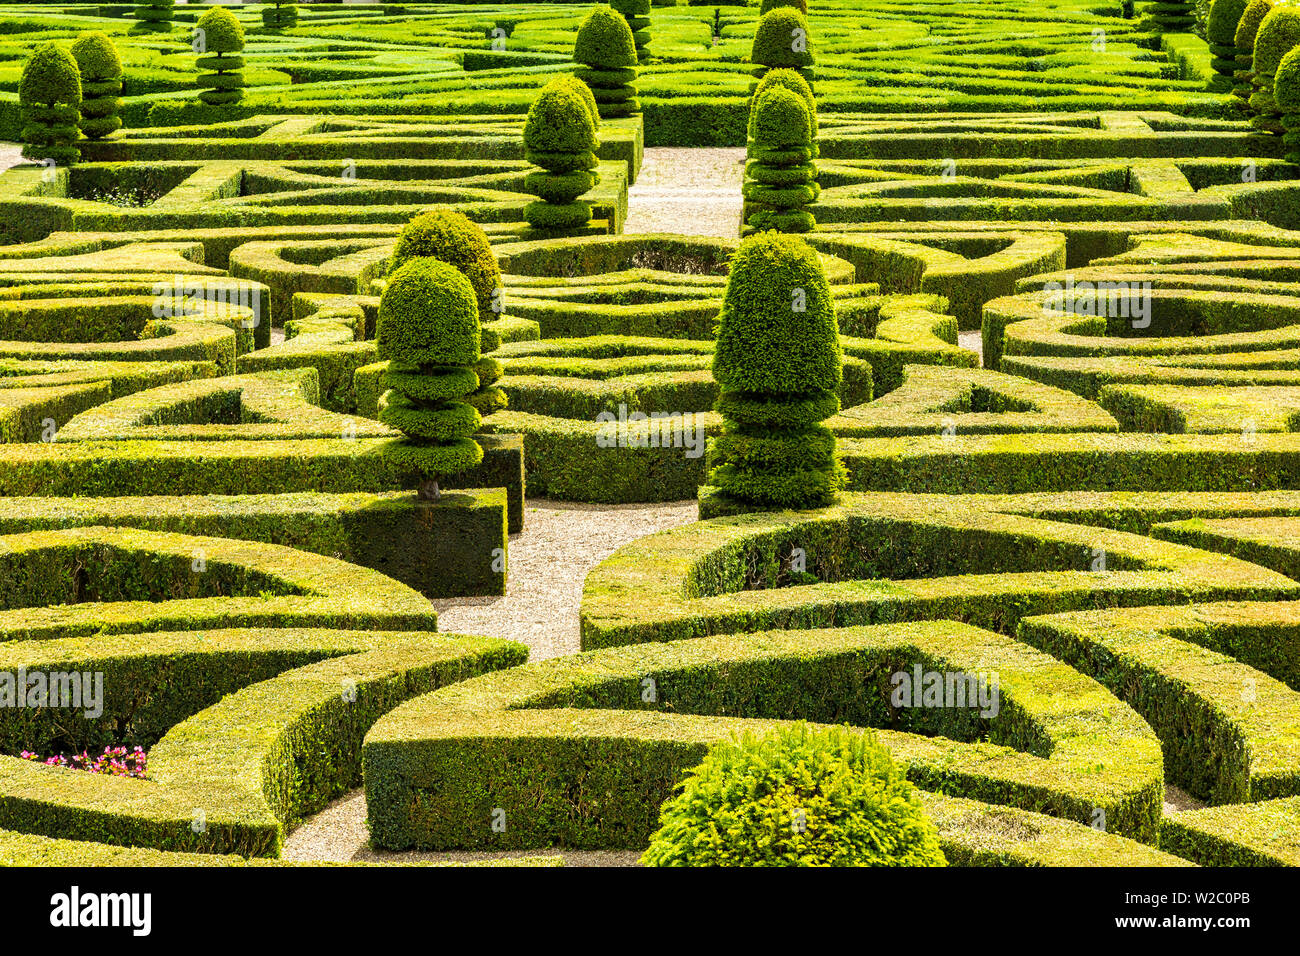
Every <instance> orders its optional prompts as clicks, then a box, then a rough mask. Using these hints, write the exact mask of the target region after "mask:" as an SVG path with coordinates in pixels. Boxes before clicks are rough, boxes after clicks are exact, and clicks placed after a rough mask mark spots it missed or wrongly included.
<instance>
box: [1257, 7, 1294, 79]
mask: <svg viewBox="0 0 1300 956" xmlns="http://www.w3.org/2000/svg"><path fill="white" fill-rule="evenodd" d="M1297 45H1300V10H1297V9H1295V8H1294V7H1281V6H1278V7H1274V8H1273V9H1272V10H1270V11H1269V13H1268V15H1267V16H1266V17H1264V19H1263V20H1262V21H1261V22H1260V25H1259V32H1257V33H1256V34H1255V52H1254V61H1253V63H1254V67H1255V72H1256V73H1257V74H1258V73H1263V74H1267V75H1270V76H1271V75H1272V74H1273V73H1275V72H1277V66H1278V64H1279V63H1281V62H1282V57H1283V56H1284V55H1285V54H1286V53H1287V52H1289V51H1290V50H1291V49H1292V48H1294V47H1296V46H1297Z"/></svg>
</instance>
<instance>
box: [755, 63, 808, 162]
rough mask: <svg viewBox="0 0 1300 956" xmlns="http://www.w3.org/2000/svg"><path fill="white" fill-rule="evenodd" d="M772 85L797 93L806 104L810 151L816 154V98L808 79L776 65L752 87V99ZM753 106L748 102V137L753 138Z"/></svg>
mask: <svg viewBox="0 0 1300 956" xmlns="http://www.w3.org/2000/svg"><path fill="white" fill-rule="evenodd" d="M774 86H781V87H784V88H785V89H787V90H789V91H790V92H791V93H796V94H798V96H799V98H800V99H802V100H803V101H804V102H805V103H807V104H808V115H809V116H810V117H811V119H812V151H813V155H814V156H816V155H817V99H816V98H815V97H814V96H813V91H812V87H811V86H809V85H808V81H807V80H805V79H804V78H803V77H802V76H800V75H799V74H798V73H797V72H795V71H794V70H791V69H787V68H785V67H778V68H777V69H775V70H768V71H767V72H766V73H764V74H763V78H762V79H761V80H759V81H758V85H757V86H756V87H755V88H754V97H753V99H754V100H757V99H758V98H759V97H760V96H762V95H763V94H764V93H765V92H767V91H768V90H769V89H771V88H772V87H774ZM754 115H755V114H754V108H753V102H752V101H751V103H750V110H749V133H748V135H749V138H750V139H753V138H754Z"/></svg>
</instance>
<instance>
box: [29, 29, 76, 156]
mask: <svg viewBox="0 0 1300 956" xmlns="http://www.w3.org/2000/svg"><path fill="white" fill-rule="evenodd" d="M18 102H19V104H21V106H22V109H23V120H24V124H23V129H22V132H21V133H20V134H19V135H20V136H21V137H22V141H23V156H24V157H26V158H27V159H34V160H44V159H51V160H53V161H54V162H55V163H57V164H58V165H60V166H71V165H72V164H73V163H75V162H76V161H77V160H79V159H81V150H79V149H77V146H76V142H77V139H78V137H79V136H80V130H78V128H77V121H78V119H80V115H81V114H80V112H79V110H78V107H79V106H80V105H81V71H80V70H78V69H77V61H76V60H75V59H74V58H73V56H72V54H71V53H69V52H68V51H67V50H65V49H64V48H63V47H61V46H59V45H58V44H57V43H53V42H50V43H42V44H41V45H40V46H38V47H37V48H36V51H35V52H34V53H32V55H31V56H30V57H28V59H27V62H26V63H24V64H23V72H22V77H21V78H20V79H19V81H18Z"/></svg>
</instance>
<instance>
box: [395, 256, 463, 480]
mask: <svg viewBox="0 0 1300 956" xmlns="http://www.w3.org/2000/svg"><path fill="white" fill-rule="evenodd" d="M480 335H481V329H480V326H479V317H478V301H477V298H476V297H475V295H474V287H473V286H471V285H470V281H469V279H467V278H465V276H464V275H463V274H462V273H461V271H460V270H459V269H457V268H456V267H455V266H452V265H449V264H448V263H446V262H439V261H438V260H437V259H431V258H418V259H411V260H409V261H407V262H406V263H405V264H404V265H403V266H401V268H399V269H398V270H397V271H396V272H394V273H393V274H392V275H391V276H390V277H389V281H388V285H387V287H386V288H385V289H384V294H383V295H382V296H381V297H380V299H379V318H378V320H377V321H376V323H375V345H376V348H377V349H378V352H379V358H380V360H382V361H387V362H388V368H387V369H386V370H385V371H384V374H383V377H382V379H381V381H380V384H381V385H382V386H383V387H384V388H385V389H386V391H385V392H384V394H383V396H382V397H381V399H380V409H379V420H380V421H381V422H383V423H384V424H385V425H388V426H389V427H390V428H395V429H397V430H398V431H400V432H402V433H403V434H404V435H405V436H406V437H405V438H402V439H397V440H394V441H392V442H389V443H388V444H386V445H385V446H384V454H385V455H386V456H389V457H390V458H391V459H393V460H394V462H395V463H396V464H397V465H398V466H399V467H401V468H406V469H410V470H412V471H414V472H416V473H417V474H418V475H419V476H420V482H421V484H420V494H421V496H422V497H425V498H435V499H436V498H437V497H438V478H439V477H440V476H444V475H454V474H456V473H458V472H462V471H464V470H466V469H467V468H473V467H474V466H475V465H477V464H478V463H479V462H481V461H482V460H483V449H482V448H480V447H479V445H478V444H477V443H476V442H475V441H474V440H473V439H472V438H470V436H471V435H473V434H474V433H475V432H476V431H478V430H479V428H480V427H481V426H482V424H483V420H482V417H481V416H480V415H479V412H478V409H476V408H475V407H474V406H473V405H471V404H469V403H468V402H466V401H465V398H466V396H468V395H471V394H473V393H474V392H475V391H476V390H477V389H478V388H479V378H478V375H477V373H476V372H475V366H476V365H477V364H478V362H479V359H480V358H481V354H480V351H479V340H480Z"/></svg>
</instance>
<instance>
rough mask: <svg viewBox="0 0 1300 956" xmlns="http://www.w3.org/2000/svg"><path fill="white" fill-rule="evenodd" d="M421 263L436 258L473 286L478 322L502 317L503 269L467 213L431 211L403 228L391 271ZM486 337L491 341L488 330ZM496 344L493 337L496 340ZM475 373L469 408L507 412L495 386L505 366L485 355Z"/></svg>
mask: <svg viewBox="0 0 1300 956" xmlns="http://www.w3.org/2000/svg"><path fill="white" fill-rule="evenodd" d="M422 257H432V258H434V259H438V260H440V261H442V262H445V263H447V264H448V265H452V266H455V267H456V268H457V269H459V270H460V272H461V274H462V275H464V276H465V278H466V279H468V280H469V284H470V286H471V288H473V290H474V298H475V301H476V302H477V303H478V315H479V320H480V322H490V321H492V320H493V319H498V318H500V317H501V315H500V311H501V301H502V298H501V293H502V289H501V268H500V266H499V265H498V264H497V257H496V254H495V253H493V252H492V245H491V244H490V243H489V242H488V237H487V234H486V233H485V232H483V230H482V228H481V227H479V225H478V224H477V223H475V222H472V221H470V219H469V218H468V217H466V216H465V215H464V213H460V212H457V211H456V210H454V209H431V210H429V211H428V212H423V213H421V214H420V215H418V216H416V217H415V218H414V219H412V220H411V221H410V222H408V223H407V224H406V225H405V226H403V227H402V231H401V233H400V234H399V235H398V237H397V243H396V245H394V247H393V254H392V255H391V256H390V257H389V259H388V267H389V271H390V272H392V271H395V270H396V269H397V268H399V267H401V266H402V265H403V264H405V263H407V262H409V261H411V260H413V259H418V258H422ZM483 337H484V338H486V337H487V333H486V330H484V333H483ZM495 339H496V336H495V335H493V336H492V340H493V341H495ZM480 350H481V351H482V352H489V351H492V349H491V348H489V347H488V346H487V345H486V343H484V342H480ZM474 371H475V373H476V374H477V375H478V380H479V384H478V388H477V389H476V390H475V391H473V392H471V393H470V394H469V395H466V396H465V399H464V400H465V403H466V404H468V405H473V406H474V407H475V408H477V409H478V410H479V413H480V414H482V415H490V414H491V413H492V412H495V411H499V410H500V409H503V408H505V407H506V405H507V399H506V393H505V391H504V390H503V389H501V388H500V387H499V386H498V385H497V384H496V383H497V382H498V381H499V380H500V379H501V377H502V375H503V374H505V370H504V368H503V366H502V365H501V363H500V362H498V361H497V360H496V359H494V358H490V357H489V356H487V355H482V356H481V357H480V358H479V360H478V362H477V364H476V365H475V366H474Z"/></svg>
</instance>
